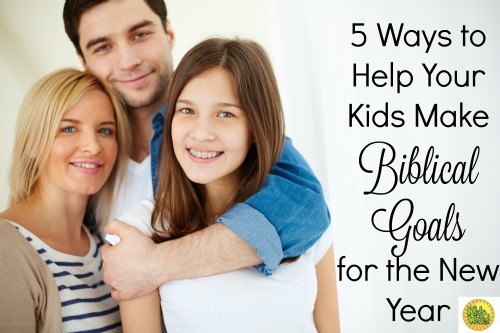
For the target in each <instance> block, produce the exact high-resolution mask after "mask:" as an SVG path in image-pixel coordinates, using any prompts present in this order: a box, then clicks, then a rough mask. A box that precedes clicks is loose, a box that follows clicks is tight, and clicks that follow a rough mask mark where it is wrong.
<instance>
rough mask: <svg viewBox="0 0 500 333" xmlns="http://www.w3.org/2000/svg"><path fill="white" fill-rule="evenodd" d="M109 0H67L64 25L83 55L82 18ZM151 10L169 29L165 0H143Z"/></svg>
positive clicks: (79, 52)
mask: <svg viewBox="0 0 500 333" xmlns="http://www.w3.org/2000/svg"><path fill="white" fill-rule="evenodd" d="M108 1H109V0H66V2H65V4H64V10H63V19H64V27H65V29H66V34H67V35H68V37H69V39H71V42H73V45H74V46H75V48H76V51H77V52H78V54H79V55H81V56H82V57H83V53H82V49H81V48H80V36H79V35H78V27H79V26H80V18H81V17H82V15H83V13H85V12H86V11H87V10H89V9H90V8H92V7H94V6H97V5H99V4H101V3H105V2H108ZM143 1H144V2H145V3H146V4H147V5H148V6H149V8H151V10H152V11H153V12H154V13H155V14H156V15H158V17H159V18H160V21H161V23H162V24H163V29H165V30H166V29H167V7H166V6H165V2H164V1H163V0H143Z"/></svg>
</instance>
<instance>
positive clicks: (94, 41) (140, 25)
mask: <svg viewBox="0 0 500 333" xmlns="http://www.w3.org/2000/svg"><path fill="white" fill-rule="evenodd" d="M154 25H155V24H154V22H153V21H150V20H144V21H141V22H139V23H136V24H134V25H133V26H131V27H130V28H129V29H128V32H129V33H131V32H133V31H135V30H137V29H140V28H143V27H146V26H154ZM108 40H109V37H108V36H102V37H97V38H94V39H91V40H89V41H88V42H87V44H86V45H85V49H87V50H88V49H90V48H91V47H92V46H94V45H96V44H99V43H102V42H106V41H108Z"/></svg>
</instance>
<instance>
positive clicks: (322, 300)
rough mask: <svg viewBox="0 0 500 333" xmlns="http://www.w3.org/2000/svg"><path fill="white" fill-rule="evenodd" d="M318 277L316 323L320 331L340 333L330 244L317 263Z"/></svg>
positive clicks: (319, 332) (323, 332)
mask: <svg viewBox="0 0 500 333" xmlns="http://www.w3.org/2000/svg"><path fill="white" fill-rule="evenodd" d="M316 277H317V279H318V295H317V296H316V303H315V305H314V323H315V324H316V328H317V330H318V333H326V332H328V333H330V332H332V333H333V332H335V333H338V332H340V320H339V304H338V298H337V282H336V279H337V278H336V275H335V264H334V257H333V246H330V248H329V249H328V251H327V252H326V253H325V255H324V256H323V258H322V259H321V260H320V261H319V262H318V264H317V265H316Z"/></svg>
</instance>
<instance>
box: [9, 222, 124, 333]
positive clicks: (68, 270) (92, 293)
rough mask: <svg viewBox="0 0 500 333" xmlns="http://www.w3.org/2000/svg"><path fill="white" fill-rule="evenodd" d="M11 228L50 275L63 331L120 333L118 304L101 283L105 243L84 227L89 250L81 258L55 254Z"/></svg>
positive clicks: (23, 232)
mask: <svg viewBox="0 0 500 333" xmlns="http://www.w3.org/2000/svg"><path fill="white" fill-rule="evenodd" d="M13 224H14V223H13ZM14 225H15V227H16V228H17V229H18V230H19V232H21V234H22V235H23V236H24V237H25V238H26V240H27V241H28V242H30V244H31V245H32V246H33V248H34V249H35V250H36V251H37V252H38V254H39V255H40V256H41V257H42V259H43V260H44V261H45V263H46V264H47V267H48V268H49V270H50V271H51V272H52V276H53V277H54V279H55V282H56V285H57V287H58V290H59V296H60V298H61V309H62V325H63V331H64V332H121V321H120V311H119V307H118V303H117V302H116V301H115V300H114V299H113V298H112V297H111V289H110V288H109V286H107V285H106V284H105V283H104V281H103V273H102V259H101V255H100V252H99V249H100V247H101V246H102V245H103V244H104V243H103V241H102V238H101V237H100V235H99V234H91V233H90V232H89V231H88V230H87V229H86V228H85V227H84V229H85V232H86V233H87V235H88V237H89V239H90V249H89V251H88V253H87V254H86V255H85V256H83V257H80V256H74V255H70V254H66V253H62V252H59V251H56V250H54V249H53V248H51V247H50V246H48V245H47V244H46V243H44V242H43V241H42V240H40V239H39V238H38V237H37V236H35V235H34V234H32V233H31V232H29V231H28V230H26V229H25V228H23V227H22V226H20V225H18V224H14Z"/></svg>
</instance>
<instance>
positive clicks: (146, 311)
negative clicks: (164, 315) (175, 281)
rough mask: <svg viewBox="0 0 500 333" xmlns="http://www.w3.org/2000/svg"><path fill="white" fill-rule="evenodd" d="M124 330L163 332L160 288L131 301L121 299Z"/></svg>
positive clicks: (142, 332) (151, 332)
mask: <svg viewBox="0 0 500 333" xmlns="http://www.w3.org/2000/svg"><path fill="white" fill-rule="evenodd" d="M120 316H121V318H122V327H123V332H125V333H129V332H140V333H161V312H160V294H159V292H158V289H155V290H153V292H151V293H149V294H147V295H145V296H142V297H138V298H134V299H131V300H129V301H120Z"/></svg>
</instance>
